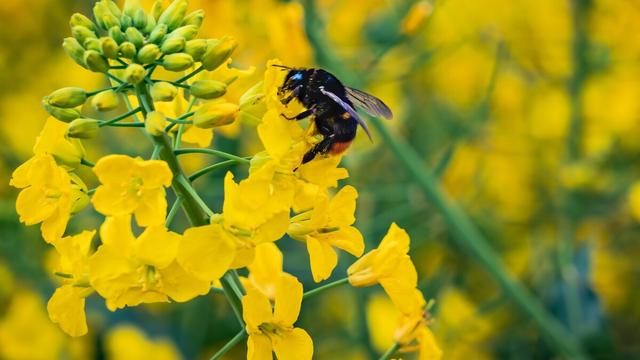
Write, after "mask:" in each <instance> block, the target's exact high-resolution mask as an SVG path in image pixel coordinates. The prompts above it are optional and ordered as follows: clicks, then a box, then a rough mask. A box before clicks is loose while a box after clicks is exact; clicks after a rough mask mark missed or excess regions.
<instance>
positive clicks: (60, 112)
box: [42, 101, 80, 122]
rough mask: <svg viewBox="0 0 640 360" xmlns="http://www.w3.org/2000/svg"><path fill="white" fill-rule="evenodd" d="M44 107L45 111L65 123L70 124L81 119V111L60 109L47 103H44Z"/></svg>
mask: <svg viewBox="0 0 640 360" xmlns="http://www.w3.org/2000/svg"><path fill="white" fill-rule="evenodd" d="M42 106H44V109H45V110H46V111H47V112H48V113H49V114H50V115H51V116H53V117H54V118H56V119H58V120H61V121H64V122H69V121H71V120H75V119H77V118H79V117H80V111H78V110H76V109H73V108H68V109H65V108H60V107H57V106H53V105H51V104H49V103H47V102H46V101H43V102H42Z"/></svg>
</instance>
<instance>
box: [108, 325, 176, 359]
mask: <svg viewBox="0 0 640 360" xmlns="http://www.w3.org/2000/svg"><path fill="white" fill-rule="evenodd" d="M105 350H106V353H107V355H108V356H107V358H108V359H112V360H116V359H117V360H138V359H154V360H180V359H182V356H181V355H180V352H179V351H178V349H176V346H175V345H174V344H173V343H172V342H171V341H170V340H168V339H164V338H158V339H149V338H148V337H147V336H146V335H145V334H144V333H143V332H142V331H140V329H138V328H136V327H134V326H133V325H127V324H125V325H118V326H116V327H114V328H113V329H111V330H110V331H109V332H108V333H107V335H106V337H105Z"/></svg>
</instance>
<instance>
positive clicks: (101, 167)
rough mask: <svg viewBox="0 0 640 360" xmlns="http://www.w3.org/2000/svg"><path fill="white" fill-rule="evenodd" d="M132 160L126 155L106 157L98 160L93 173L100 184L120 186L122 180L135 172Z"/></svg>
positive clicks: (134, 163) (134, 162)
mask: <svg viewBox="0 0 640 360" xmlns="http://www.w3.org/2000/svg"><path fill="white" fill-rule="evenodd" d="M136 165H137V164H136V161H135V159H134V158H132V157H130V156H126V155H107V156H105V157H103V158H100V160H98V162H96V165H95V166H94V167H93V172H94V173H95V174H96V176H98V180H100V182H101V183H102V184H109V185H111V184H113V185H116V184H120V183H121V182H122V181H123V180H124V179H127V178H129V177H131V176H132V173H133V172H134V171H135V170H137V166H136Z"/></svg>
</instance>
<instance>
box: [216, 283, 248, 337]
mask: <svg viewBox="0 0 640 360" xmlns="http://www.w3.org/2000/svg"><path fill="white" fill-rule="evenodd" d="M220 284H222V289H223V290H224V295H225V297H226V298H227V300H228V301H229V304H230V305H231V309H232V310H233V313H234V314H235V316H236V318H237V319H238V322H239V323H240V325H241V326H244V320H243V319H242V300H241V299H242V293H240V290H239V289H238V287H237V286H235V283H234V280H233V279H232V277H231V275H230V272H227V273H226V274H224V276H223V277H222V278H220Z"/></svg>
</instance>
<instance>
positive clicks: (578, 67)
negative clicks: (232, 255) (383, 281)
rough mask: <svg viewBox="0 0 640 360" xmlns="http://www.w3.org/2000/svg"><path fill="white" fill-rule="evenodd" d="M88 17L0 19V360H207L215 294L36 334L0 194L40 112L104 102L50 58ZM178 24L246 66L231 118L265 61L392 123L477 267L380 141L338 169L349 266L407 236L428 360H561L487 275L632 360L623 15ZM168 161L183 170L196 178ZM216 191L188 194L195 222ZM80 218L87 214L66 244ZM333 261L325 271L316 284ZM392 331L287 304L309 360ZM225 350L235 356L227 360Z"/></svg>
mask: <svg viewBox="0 0 640 360" xmlns="http://www.w3.org/2000/svg"><path fill="white" fill-rule="evenodd" d="M92 5H93V1H86V0H85V1H71V0H65V1H60V0H4V1H1V2H0V24H1V25H0V137H1V141H2V144H3V146H2V147H1V148H0V158H1V163H0V178H1V179H2V180H3V181H0V359H20V360H21V359H94V358H95V359H145V358H146V359H151V358H153V359H198V358H208V357H209V356H211V355H212V354H213V353H214V352H215V350H216V349H217V348H219V347H220V346H221V345H222V344H224V343H225V342H226V341H227V340H229V339H230V338H231V337H232V336H233V335H235V333H236V332H237V331H238V329H237V324H236V323H235V321H234V319H233V315H232V313H231V311H230V309H229V308H228V307H227V304H226V303H225V301H224V298H223V297H221V296H220V295H215V294H210V295H207V296H204V297H200V298H197V299H195V300H193V301H191V302H189V303H186V304H160V305H149V306H140V307H136V308H134V309H125V310H123V311H118V312H115V313H111V312H109V311H108V310H106V309H105V307H104V304H103V303H102V301H101V300H99V299H98V298H95V297H91V298H89V301H88V305H87V312H88V320H89V329H90V330H89V334H88V335H87V336H85V337H83V338H79V339H71V338H69V337H67V336H66V335H64V334H63V333H62V332H61V331H60V330H59V329H58V328H57V326H56V325H54V324H52V323H51V322H50V321H49V319H48V317H47V313H46V308H45V304H46V301H47V299H48V297H49V296H50V295H51V293H52V292H53V289H54V286H55V285H54V279H52V277H51V275H49V274H50V271H49V270H48V269H49V268H50V263H51V260H50V257H51V256H50V252H51V247H49V246H47V245H46V244H45V243H44V242H43V241H42V240H41V239H40V236H39V231H38V229H37V227H31V228H26V227H24V226H23V225H21V224H19V223H18V220H17V215H16V213H15V210H14V200H15V197H16V194H17V191H16V190H15V189H11V188H9V187H8V179H9V177H10V174H11V172H12V170H13V169H14V168H15V167H16V166H17V165H18V164H20V163H21V162H23V161H24V160H25V159H27V158H28V157H30V156H31V148H32V146H33V143H34V141H35V137H36V136H37V134H38V133H39V131H40V129H41V127H42V125H43V123H44V120H45V119H46V113H45V112H44V110H42V108H41V107H40V105H39V104H40V99H41V98H42V96H44V95H46V94H48V93H49V92H51V91H52V90H54V89H57V88H59V87H63V86H82V87H85V88H98V87H103V86H104V80H103V79H102V77H100V76H98V75H95V74H92V73H89V72H87V71H85V70H83V69H81V68H80V67H78V66H76V65H75V64H74V63H73V62H72V61H71V60H70V59H69V58H67V57H66V56H65V55H64V53H63V52H62V49H61V46H60V45H61V43H62V38H63V37H65V36H69V33H70V30H69V28H68V25H67V21H68V18H69V16H70V15H71V14H72V13H73V12H83V13H85V14H90V13H91V8H92ZM146 5H147V6H150V1H147V2H146ZM196 8H203V9H205V10H206V12H207V17H206V19H205V24H204V26H203V28H202V30H201V34H202V35H206V36H210V37H219V36H223V35H232V36H234V37H236V39H238V41H239V43H240V46H239V48H238V49H237V50H236V53H235V57H234V65H236V66H237V67H239V68H248V67H250V66H255V68H256V71H255V73H254V75H252V76H251V77H248V78H245V79H242V80H241V81H240V82H239V83H241V84H243V85H238V86H234V87H233V88H234V89H237V90H236V91H237V92H238V93H234V94H231V95H230V96H231V98H234V97H235V98H237V97H238V96H240V95H241V93H242V90H244V89H247V88H248V87H249V86H251V85H252V84H253V83H255V82H257V81H259V80H260V78H261V76H262V73H263V71H264V67H265V63H266V61H267V60H268V59H271V58H275V57H277V58H280V59H281V60H282V61H284V63H286V64H288V65H291V66H318V65H319V66H322V67H324V68H326V69H327V70H329V71H331V72H333V73H335V74H336V75H338V76H340V77H341V78H342V79H343V80H344V81H345V82H346V83H347V84H350V85H352V86H356V87H359V88H361V89H364V90H367V91H369V92H371V93H373V94H376V95H377V96H379V97H380V98H382V99H384V100H385V102H387V103H388V104H389V105H390V107H391V108H392V109H393V111H394V113H395V119H394V120H393V121H392V122H385V123H384V124H383V125H384V126H386V127H387V128H388V129H389V131H390V132H391V133H392V136H393V137H394V139H399V141H402V142H406V144H408V145H409V146H410V150H411V149H412V151H414V152H415V153H416V154H417V155H418V156H419V160H420V161H419V162H417V163H413V164H412V166H418V167H422V168H423V169H425V170H426V171H428V172H429V173H432V174H433V176H434V178H435V179H437V182H438V183H439V186H440V188H439V189H440V190H441V191H442V192H444V193H446V194H448V196H449V197H450V198H451V200H452V202H453V203H454V204H457V207H459V208H460V209H462V211H463V212H464V213H466V216H467V217H469V218H470V219H471V221H472V223H473V224H474V226H475V227H476V228H477V229H479V231H480V234H481V235H482V236H481V238H480V239H478V240H479V241H481V242H482V244H483V245H484V244H485V242H486V244H488V245H489V247H490V249H489V251H490V252H491V253H492V254H493V253H495V255H497V256H495V257H490V259H489V260H487V259H484V260H483V259H479V257H478V252H474V251H473V250H471V251H470V247H472V245H469V242H464V241H460V240H459V238H458V237H457V235H456V234H458V232H456V229H455V228H453V227H452V226H451V224H450V223H449V222H446V221H444V220H443V217H442V211H441V208H439V207H437V206H434V201H433V198H432V194H430V193H429V192H428V191H424V190H425V189H424V186H421V185H420V181H419V179H417V178H416V176H415V171H411V167H410V166H408V165H407V163H406V161H405V162H403V160H406V159H402V158H400V157H401V156H400V155H399V153H397V152H394V151H392V149H390V147H389V146H388V143H387V142H385V141H383V140H382V139H381V136H380V134H378V133H376V132H374V139H375V142H374V144H373V145H372V144H371V143H369V142H368V140H367V139H366V137H365V136H363V135H362V134H360V136H359V138H358V140H357V142H356V143H355V145H354V146H353V147H352V149H351V150H350V152H349V154H348V155H347V156H346V157H345V159H344V164H345V166H346V167H347V168H348V169H349V172H350V174H351V177H350V178H349V179H348V180H347V183H349V184H352V185H354V186H356V188H357V189H358V190H359V193H360V197H359V200H358V201H359V202H358V214H357V215H358V216H357V219H358V220H357V226H358V227H359V229H360V230H361V231H362V232H363V234H364V236H365V239H366V242H367V249H372V248H374V247H375V246H376V245H377V243H378V242H379V241H380V239H381V238H382V236H383V235H384V233H385V232H386V229H387V227H388V226H389V224H390V223H391V222H392V221H395V222H397V223H398V224H399V225H400V226H402V227H405V228H406V229H407V231H408V232H409V234H410V235H411V237H412V250H411V256H412V258H413V259H414V262H415V264H416V267H417V268H418V271H419V275H420V288H421V290H423V292H424V293H425V296H426V297H427V298H433V299H434V300H435V306H434V307H433V308H432V316H433V318H434V319H435V320H434V322H433V326H432V328H433V331H434V333H435V335H436V338H437V339H438V342H439V344H440V346H441V347H442V349H443V350H444V354H445V358H447V359H494V358H495V359H516V358H517V359H549V358H559V357H560V355H558V352H557V351H556V350H555V349H554V347H553V346H550V342H549V341H547V340H548V339H546V338H545V337H544V336H543V335H542V334H543V332H541V330H540V327H539V322H535V321H532V318H531V317H529V316H525V315H524V314H523V312H522V306H521V304H519V303H518V301H517V299H514V297H513V294H512V293H510V292H508V291H507V292H505V291H504V289H503V288H502V287H501V286H499V282H497V281H496V275H495V274H496V273H495V269H494V271H491V269H492V267H493V268H497V269H498V271H499V272H502V273H508V274H510V275H511V276H513V277H514V278H515V279H516V280H517V281H518V282H520V283H521V284H522V285H524V286H525V287H526V288H527V289H528V290H529V291H530V293H531V294H532V295H533V296H534V298H535V301H536V302H538V303H539V304H541V305H542V306H543V307H544V309H545V310H546V311H547V312H548V313H550V314H552V316H553V318H554V319H555V320H556V321H558V322H559V323H560V324H561V325H562V326H563V328H564V329H566V330H567V331H568V333H569V334H571V336H573V337H574V338H575V339H576V341H578V342H579V343H580V344H581V346H582V348H583V349H584V352H585V353H586V354H587V355H588V356H589V357H592V358H598V359H631V358H638V357H640V335H639V334H638V328H639V327H640V303H639V302H638V301H637V300H636V299H637V298H638V296H639V295H640V294H638V291H639V289H640V276H638V275H640V274H639V272H640V265H638V262H637V260H636V259H637V258H638V256H640V241H638V237H639V236H640V226H639V225H638V221H640V182H637V181H638V179H640V162H639V161H640V141H639V136H640V101H639V100H640V36H639V34H640V2H638V1H635V0H573V1H569V0H516V1H513V0H483V1H477V0H434V1H430V2H427V1H402V0H371V1H361V0H318V1H313V0H303V1H300V2H299V1H277V0H260V1H257V0H253V1H251V0H238V1H231V0H208V1H205V0H202V1H196V0H192V1H191V5H190V9H196ZM140 139H141V137H140V135H139V134H137V132H136V131H135V130H129V129H120V130H115V131H105V132H104V133H103V134H101V136H100V137H99V138H98V139H96V140H93V141H87V142H85V144H86V146H87V151H88V158H89V159H97V158H99V157H100V156H101V155H103V154H106V153H113V152H117V153H129V154H142V155H145V154H146V156H148V155H149V154H150V151H151V149H150V148H149V147H146V145H145V144H146V143H145V142H144V141H138V140H140ZM213 144H214V147H216V148H219V149H224V150H226V151H230V152H234V153H238V154H242V155H250V154H252V153H254V152H255V151H256V150H257V149H258V146H259V145H258V144H259V143H258V142H257V141H256V134H255V129H254V128H252V127H251V126H246V125H238V126H233V127H231V128H230V129H226V130H224V131H223V132H219V133H216V135H215V138H214V141H213ZM185 159H187V164H186V167H187V168H188V169H190V170H191V171H193V170H194V169H197V168H198V167H200V166H202V165H204V164H206V163H207V162H209V161H211V160H210V159H207V158H200V157H198V156H192V157H190V158H185ZM235 171H237V172H238V173H240V174H242V172H243V171H245V170H243V169H235ZM91 176H92V175H91V173H89V172H87V173H85V174H83V177H84V178H87V179H92V178H91ZM222 176H223V174H222V173H213V174H211V175H209V176H207V177H203V178H202V179H200V180H198V183H197V184H196V187H197V189H198V190H199V191H201V192H202V193H203V194H204V195H203V196H204V198H205V199H206V200H207V202H208V203H210V204H211V206H212V208H214V210H219V209H220V205H221V200H222V186H221V184H222V181H221V177H222ZM93 181H94V183H93V184H91V180H89V183H90V187H91V185H95V179H94V180H93ZM463 216H464V215H463ZM100 220H101V219H100V218H99V216H98V214H97V213H95V212H94V211H93V210H92V209H87V210H85V211H84V212H83V213H82V214H80V216H78V217H77V218H74V220H73V221H72V222H71V224H70V230H72V231H75V230H80V229H85V228H91V227H95V226H97V225H98V224H99V223H100ZM185 225H186V220H185V219H184V218H178V227H180V226H182V227H184V226H185ZM458 230H459V229H458ZM279 245H281V247H282V248H284V250H285V252H286V255H285V268H286V270H288V271H289V272H292V273H294V274H296V275H299V276H301V279H302V280H303V281H304V283H305V288H311V287H313V286H314V285H313V283H312V281H311V277H310V275H309V271H308V259H307V255H306V251H305V250H304V249H303V247H301V246H299V244H294V243H293V242H292V241H283V242H282V243H281V244H279ZM476 245H477V244H476ZM478 260H480V261H478ZM352 261H353V258H351V257H349V256H344V257H343V258H341V261H340V265H339V267H338V269H336V271H334V276H335V278H340V277H342V276H343V275H342V274H344V270H345V269H346V267H347V266H348V265H349V264H350V263H351V262H352ZM486 270H489V271H486ZM514 300H515V301H514ZM393 316H394V315H393V306H392V305H391V303H390V302H389V301H388V300H387V299H386V297H385V296H384V294H383V293H382V292H381V291H380V289H376V288H367V289H357V290H354V289H349V288H341V289H335V290H332V291H330V292H327V293H324V294H322V295H321V296H318V297H316V298H313V299H312V300H310V301H308V302H305V304H303V312H302V315H301V320H300V324H301V326H302V327H304V328H305V329H307V331H308V332H309V333H310V334H311V336H312V337H313V339H314V343H315V346H316V357H317V358H318V359H373V358H376V357H377V356H378V355H379V354H380V352H383V351H384V350H385V348H387V347H388V346H389V345H390V344H391V335H392V333H393V327H394V325H395V322H394V321H393V320H392V319H393ZM244 352H245V348H244V345H241V346H237V348H236V349H234V351H233V352H231V353H229V355H228V357H227V358H228V359H242V358H243V357H244ZM408 358H411V356H410V355H409V356H408Z"/></svg>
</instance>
